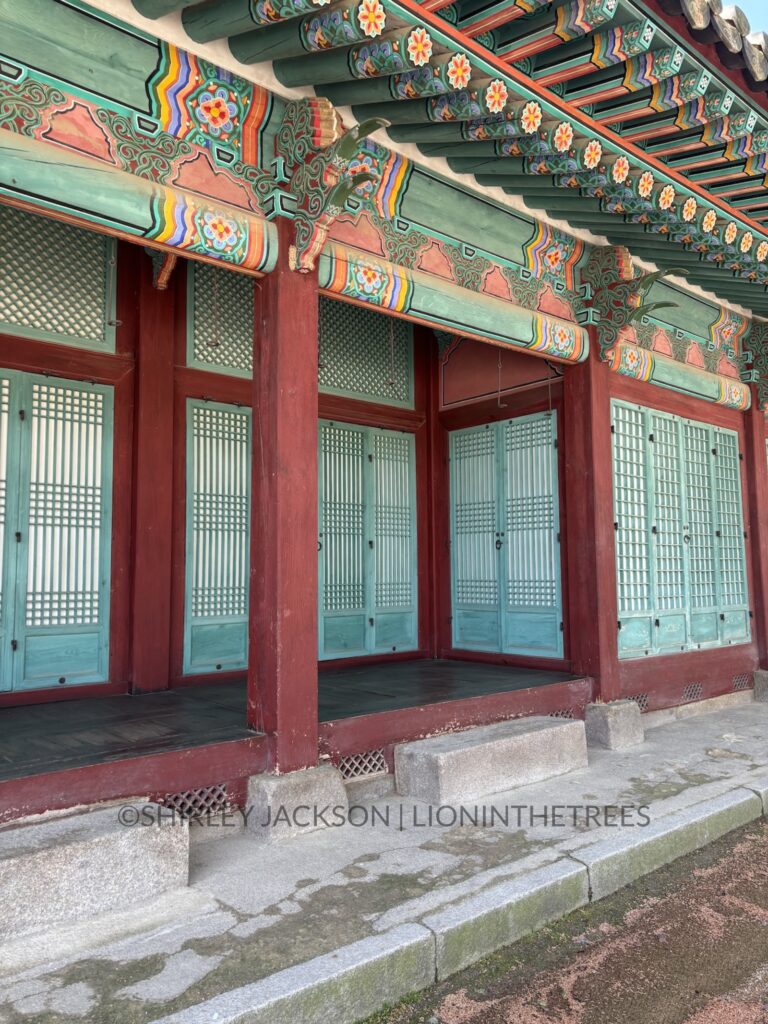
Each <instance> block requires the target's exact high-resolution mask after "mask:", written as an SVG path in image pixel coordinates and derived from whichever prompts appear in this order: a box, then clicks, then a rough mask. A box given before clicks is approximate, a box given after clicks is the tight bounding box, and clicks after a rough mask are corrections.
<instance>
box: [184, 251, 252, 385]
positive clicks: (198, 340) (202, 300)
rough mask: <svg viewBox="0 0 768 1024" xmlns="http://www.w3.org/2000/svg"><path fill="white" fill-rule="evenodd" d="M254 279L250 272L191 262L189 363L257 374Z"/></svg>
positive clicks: (244, 374) (245, 374)
mask: <svg viewBox="0 0 768 1024" xmlns="http://www.w3.org/2000/svg"><path fill="white" fill-rule="evenodd" d="M254 287H255V285H254V282H253V279H252V278H251V277H249V276H248V275H246V274H238V273H235V272H234V271H232V270H223V269H222V268H220V267H213V266H209V265H208V264H207V263H188V264H187V363H188V364H189V365H190V366H195V367H197V368H198V369H201V370H211V371H214V372H216V373H226V374H229V375H231V376H235V377H250V376H251V375H252V374H253V338H254V306H253V295H254Z"/></svg>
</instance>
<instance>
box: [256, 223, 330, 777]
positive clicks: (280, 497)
mask: <svg viewBox="0 0 768 1024" xmlns="http://www.w3.org/2000/svg"><path fill="white" fill-rule="evenodd" d="M278 235H279V252H280V257H279V262H278V265H277V267H276V268H275V270H274V271H273V272H272V273H271V274H269V275H268V276H267V277H265V278H264V279H263V281H261V282H259V284H258V285H257V286H256V309H257V316H256V330H255V337H254V373H253V404H254V417H253V446H252V447H253V486H252V515H251V564H250V614H249V649H250V664H249V671H248V723H249V725H250V726H251V727H252V728H255V729H256V730H257V731H259V732H264V733H266V734H267V735H269V736H271V737H273V738H274V747H273V750H274V767H275V768H277V769H278V770H279V771H281V772H287V771H292V770H294V769H298V768H306V767H309V766H311V765H314V764H316V763H317V408H318V392H317V332H318V288H317V277H316V274H309V273H307V274H304V273H297V272H295V271H292V270H290V269H289V267H288V250H289V247H290V244H291V242H292V225H291V223H290V221H287V220H284V219H281V220H280V222H279V224H278Z"/></svg>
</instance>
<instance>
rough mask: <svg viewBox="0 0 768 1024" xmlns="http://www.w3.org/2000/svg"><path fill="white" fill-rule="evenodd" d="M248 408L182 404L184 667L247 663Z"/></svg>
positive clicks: (233, 666) (243, 665)
mask: <svg viewBox="0 0 768 1024" xmlns="http://www.w3.org/2000/svg"><path fill="white" fill-rule="evenodd" d="M250 494H251V411H250V409H241V408H238V407H237V406H234V405H223V404H219V403H216V402H205V401H199V400H197V399H189V400H188V402H187V487H186V495H187V498H186V586H185V604H184V673H185V674H190V675H192V674H199V673H201V672H217V671H226V670H236V669H245V668H246V667H247V665H248V566H249V538H250Z"/></svg>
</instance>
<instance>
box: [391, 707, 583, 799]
mask: <svg viewBox="0 0 768 1024" xmlns="http://www.w3.org/2000/svg"><path fill="white" fill-rule="evenodd" d="M586 764H587V743H586V737H585V732H584V723H583V722H580V721H564V720H560V719H556V718H543V717H531V718H518V719H516V720H515V721H512V722H499V723H497V724H496V725H486V726H482V727H481V728H479V729H468V730H466V731H465V732H457V733H449V734H447V735H445V736H433V737H431V738H429V739H425V740H416V741H415V742H413V743H401V744H399V745H398V746H396V747H395V780H396V786H397V791H398V793H400V794H401V795H403V796H409V797H413V798H414V799H416V800H426V801H428V802H429V803H432V804H450V803H462V802H466V801H469V800H476V799H477V798H479V797H482V796H487V795H489V794H492V793H500V792H502V791H504V790H508V789H516V788H518V787H520V786H527V785H529V784H530V783H533V782H540V781H541V780H543V779H549V778H552V777H553V776H555V775H563V774H565V773H566V772H569V771H572V770H573V769H575V768H584V767H586Z"/></svg>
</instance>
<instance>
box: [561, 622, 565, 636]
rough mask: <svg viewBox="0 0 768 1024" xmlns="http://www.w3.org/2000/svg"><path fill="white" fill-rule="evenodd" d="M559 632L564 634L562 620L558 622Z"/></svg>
mask: <svg viewBox="0 0 768 1024" xmlns="http://www.w3.org/2000/svg"><path fill="white" fill-rule="evenodd" d="M560 632H561V633H563V632H565V627H564V626H563V621H562V619H561V620H560Z"/></svg>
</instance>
